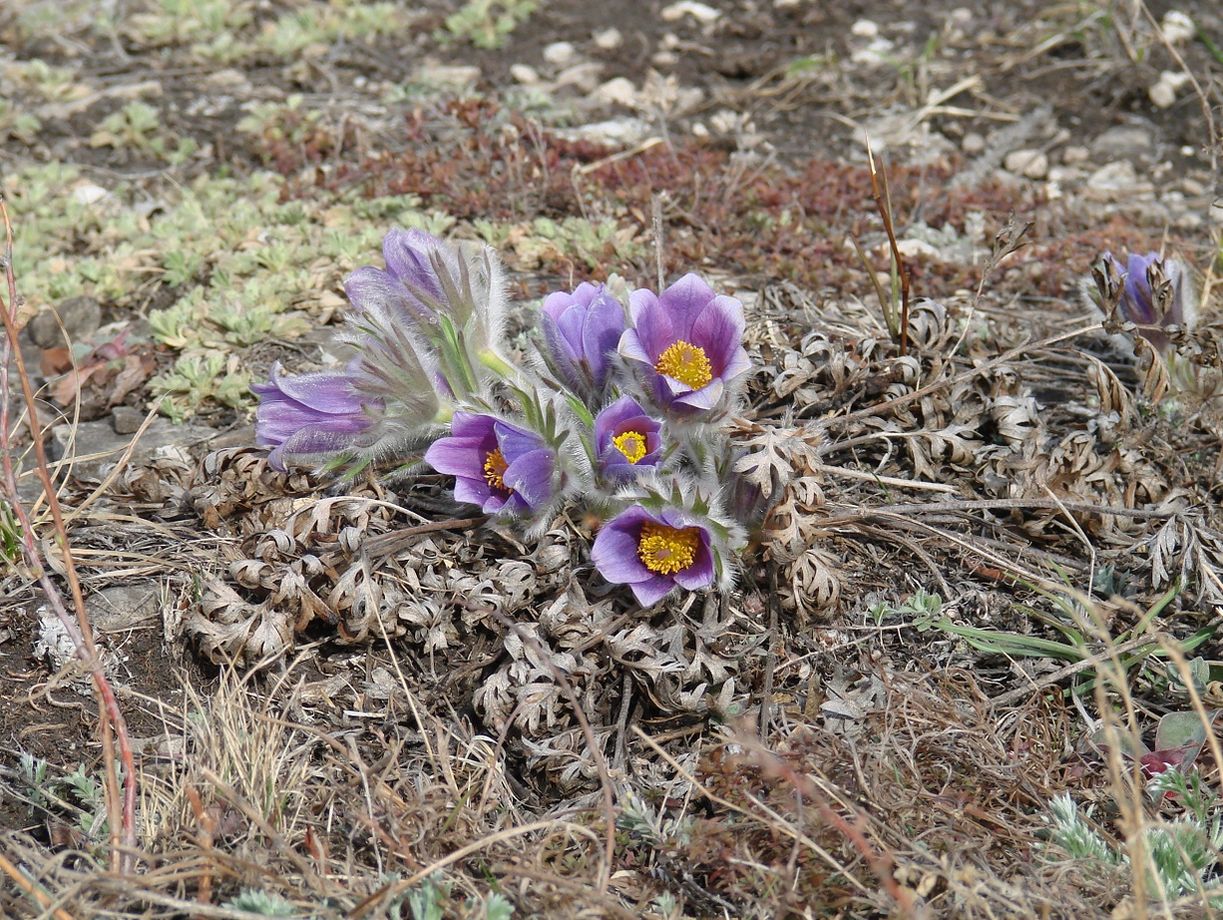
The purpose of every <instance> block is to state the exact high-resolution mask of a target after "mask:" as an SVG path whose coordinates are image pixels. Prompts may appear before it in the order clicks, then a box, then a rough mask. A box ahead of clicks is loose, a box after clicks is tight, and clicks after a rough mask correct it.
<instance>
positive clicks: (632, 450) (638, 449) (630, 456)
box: [612, 431, 647, 463]
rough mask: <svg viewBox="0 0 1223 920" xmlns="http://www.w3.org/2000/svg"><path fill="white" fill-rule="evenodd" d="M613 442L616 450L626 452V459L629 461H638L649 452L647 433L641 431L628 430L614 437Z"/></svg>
mask: <svg viewBox="0 0 1223 920" xmlns="http://www.w3.org/2000/svg"><path fill="white" fill-rule="evenodd" d="M612 444H613V445H614V446H615V448H616V450H618V451H620V453H622V454H624V459H625V460H627V461H628V462H629V463H636V462H637V461H638V460H640V459H641V458H642V457H644V456H645V455H646V453H647V451H646V449H645V435H643V434H642V433H641V432H639V431H626V432H624V434H618V435H616V436H615V437H614V438H612Z"/></svg>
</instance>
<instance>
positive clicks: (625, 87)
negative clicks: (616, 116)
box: [591, 77, 637, 109]
mask: <svg viewBox="0 0 1223 920" xmlns="http://www.w3.org/2000/svg"><path fill="white" fill-rule="evenodd" d="M591 98H592V99H594V101H596V102H599V103H602V104H603V105H619V106H623V107H624V108H626V109H631V108H633V107H634V106H636V104H637V87H635V86H634V85H633V81H632V80H630V79H628V78H627V77H613V78H612V79H610V80H608V81H607V82H606V83H604V84H603V85H602V86H600V87H599V88H598V89H596V90H595V91H594V92H593V93H591Z"/></svg>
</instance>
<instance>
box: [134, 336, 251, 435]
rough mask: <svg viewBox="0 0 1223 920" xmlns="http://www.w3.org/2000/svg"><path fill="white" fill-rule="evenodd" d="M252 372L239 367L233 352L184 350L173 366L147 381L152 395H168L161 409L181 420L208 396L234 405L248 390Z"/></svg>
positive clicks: (245, 396)
mask: <svg viewBox="0 0 1223 920" xmlns="http://www.w3.org/2000/svg"><path fill="white" fill-rule="evenodd" d="M250 384H251V376H250V374H249V373H247V372H246V371H243V370H241V369H240V365H239V362H238V359H237V356H235V355H229V356H226V355H224V354H221V353H220V352H207V353H205V354H187V355H184V356H183V357H181V358H179V359H178V361H176V362H175V363H174V367H173V368H172V369H171V370H169V371H166V372H165V373H162V374H158V375H157V376H156V377H154V378H153V379H152V380H150V381H149V387H150V389H151V390H152V391H153V394H154V395H155V396H165V397H167V398H166V399H165V400H163V402H162V404H161V405H162V411H163V412H165V413H166V415H168V416H170V418H172V419H174V420H175V421H182V420H183V419H185V418H187V417H188V416H189V415H191V414H193V413H194V412H196V411H198V410H199V408H200V407H201V406H202V405H203V404H204V403H206V402H208V401H209V400H211V401H213V402H216V403H219V404H221V405H223V406H229V407H231V408H237V407H238V406H240V405H242V404H243V403H244V402H245V401H246V399H247V397H248V393H249V391H250Z"/></svg>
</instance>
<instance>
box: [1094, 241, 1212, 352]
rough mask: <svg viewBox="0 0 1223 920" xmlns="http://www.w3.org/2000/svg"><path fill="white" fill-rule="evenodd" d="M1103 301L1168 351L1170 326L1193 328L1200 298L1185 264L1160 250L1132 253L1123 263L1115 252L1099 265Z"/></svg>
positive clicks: (1097, 276) (1162, 350) (1150, 340)
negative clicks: (1166, 256) (1158, 251)
mask: <svg viewBox="0 0 1223 920" xmlns="http://www.w3.org/2000/svg"><path fill="white" fill-rule="evenodd" d="M1096 285H1097V287H1098V288H1099V291H1100V296H1101V300H1102V302H1105V303H1107V304H1109V305H1112V304H1115V308H1116V311H1117V314H1118V315H1119V316H1120V317H1121V319H1123V320H1125V321H1126V322H1130V323H1133V324H1134V326H1135V327H1136V330H1137V332H1138V334H1139V335H1141V336H1142V337H1143V338H1145V339H1146V340H1147V341H1149V342H1150V343H1151V344H1152V345H1154V346H1155V348H1156V349H1157V350H1158V351H1160V352H1163V353H1164V354H1167V353H1168V351H1169V349H1170V348H1171V344H1172V340H1171V337H1170V336H1169V334H1168V327H1170V326H1178V327H1185V328H1190V327H1192V326H1193V324H1194V323H1195V322H1196V320H1197V299H1196V296H1195V294H1194V291H1193V283H1192V281H1191V280H1190V277H1189V272H1188V271H1187V270H1186V268H1185V266H1184V265H1182V264H1181V263H1180V262H1179V261H1177V260H1176V259H1165V258H1164V257H1163V256H1161V255H1160V254H1159V253H1156V252H1148V253H1146V254H1145V255H1144V254H1141V253H1136V252H1135V253H1130V255H1129V257H1128V258H1127V259H1126V262H1125V264H1124V265H1123V264H1122V263H1121V261H1120V260H1119V259H1117V258H1116V257H1115V256H1113V254H1112V253H1111V252H1106V253H1104V255H1103V257H1102V259H1101V261H1100V263H1099V265H1098V267H1097V268H1096Z"/></svg>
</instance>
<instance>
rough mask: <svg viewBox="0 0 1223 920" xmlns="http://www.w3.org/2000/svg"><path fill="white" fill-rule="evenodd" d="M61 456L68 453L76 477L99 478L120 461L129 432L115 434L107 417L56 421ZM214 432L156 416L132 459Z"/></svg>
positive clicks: (191, 442)
mask: <svg viewBox="0 0 1223 920" xmlns="http://www.w3.org/2000/svg"><path fill="white" fill-rule="evenodd" d="M51 436H52V438H54V441H55V447H57V448H58V451H59V455H60V456H71V457H72V458H74V459H73V460H72V461H71V462H72V475H73V476H74V477H76V478H77V479H84V480H100V479H102V477H104V476H105V475H106V473H107V471H108V470H109V469H110V468H111V467H112V466H114V465H115V464H116V463H118V462H119V459H120V458H121V457H122V456H123V454H124V452H125V451H126V450H127V448H128V445H129V444H131V442H132V439H131V437H130V436H129V435H122V434H117V433H116V432H115V430H114V428H113V426H112V424H111V420H110V419H108V418H102V419H97V420H96V421H92V422H81V424H79V425H76V426H75V427H74V426H73V425H69V424H64V425H55V426H54V427H53V428H52V429H51ZM215 436H216V432H215V431H214V430H213V429H211V428H204V427H201V426H199V425H181V424H178V425H176V424H175V423H174V422H171V421H170V420H169V419H166V418H156V419H154V420H153V422H152V423H151V424H150V425H149V427H148V428H147V429H145V432H144V434H143V435H142V436H141V437H140V441H139V442H138V443H137V444H136V448H135V450H133V451H132V459H131V462H132V463H139V462H141V461H142V460H145V459H147V458H149V457H151V456H153V455H154V454H157V453H159V452H162V451H164V450H167V449H172V448H175V447H181V448H184V449H186V448H191V447H194V446H196V445H199V444H203V443H206V442H208V441H211V440H212V438H213V437H215Z"/></svg>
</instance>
